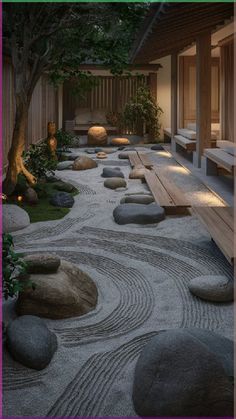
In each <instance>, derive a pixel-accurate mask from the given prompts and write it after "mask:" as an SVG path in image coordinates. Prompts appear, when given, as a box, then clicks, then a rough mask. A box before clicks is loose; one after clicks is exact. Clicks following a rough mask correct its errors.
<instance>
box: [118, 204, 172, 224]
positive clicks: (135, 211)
mask: <svg viewBox="0 0 236 419" xmlns="http://www.w3.org/2000/svg"><path fill="white" fill-rule="evenodd" d="M113 217H114V220H115V222H116V223H117V224H154V223H159V222H160V221H162V220H164V219H165V211H164V209H163V208H162V207H160V206H159V205H157V204H149V205H144V204H121V205H118V207H116V208H115V209H114V211H113Z"/></svg>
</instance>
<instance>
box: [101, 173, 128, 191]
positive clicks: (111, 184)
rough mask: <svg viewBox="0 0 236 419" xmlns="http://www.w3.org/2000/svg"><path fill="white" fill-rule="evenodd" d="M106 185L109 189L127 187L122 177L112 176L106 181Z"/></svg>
mask: <svg viewBox="0 0 236 419" xmlns="http://www.w3.org/2000/svg"><path fill="white" fill-rule="evenodd" d="M104 186H105V187H106V188H109V189H117V188H125V187H126V181H125V180H124V179H122V178H121V177H117V176H116V177H111V178H109V179H106V180H105V181H104Z"/></svg>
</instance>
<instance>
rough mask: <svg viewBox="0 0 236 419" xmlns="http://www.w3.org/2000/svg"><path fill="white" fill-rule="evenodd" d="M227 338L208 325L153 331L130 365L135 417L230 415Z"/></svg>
mask: <svg viewBox="0 0 236 419" xmlns="http://www.w3.org/2000/svg"><path fill="white" fill-rule="evenodd" d="M233 351H234V347H233V342H232V341H230V340H229V339H226V338H224V337H222V336H220V335H218V334H216V333H213V332H211V331H210V330H203V329H176V330H173V329H172V330H163V331H160V332H159V333H157V335H156V336H155V337H154V338H152V339H151V340H150V341H149V343H148V344H147V345H146V346H145V347H144V349H143V351H142V353H141V355H140V357H139V359H138V362H137V365H136V369H135V377H134V385H133V402H134V408H135V411H136V413H137V414H138V415H140V416H153V417H154V416H188V417H189V416H232V415H233V383H232V378H233V373H234V368H233Z"/></svg>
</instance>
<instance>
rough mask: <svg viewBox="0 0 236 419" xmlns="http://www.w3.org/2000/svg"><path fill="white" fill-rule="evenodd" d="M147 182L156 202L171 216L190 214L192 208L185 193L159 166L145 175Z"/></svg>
mask: <svg viewBox="0 0 236 419" xmlns="http://www.w3.org/2000/svg"><path fill="white" fill-rule="evenodd" d="M145 180H146V182H147V185H148V187H149V189H150V191H151V192H152V194H153V197H154V199H155V201H156V202H157V203H158V204H159V205H160V206H161V207H164V208H165V211H166V213H167V214H169V215H174V214H188V213H189V212H188V208H189V207H190V206H191V205H190V203H189V202H188V200H187V199H186V197H185V194H184V192H183V191H182V190H181V189H180V188H178V187H177V186H176V185H175V183H173V182H172V181H171V180H170V179H169V178H167V177H166V174H165V173H164V172H163V170H162V169H160V168H159V167H157V166H153V169H152V170H150V171H149V172H147V173H146V174H145Z"/></svg>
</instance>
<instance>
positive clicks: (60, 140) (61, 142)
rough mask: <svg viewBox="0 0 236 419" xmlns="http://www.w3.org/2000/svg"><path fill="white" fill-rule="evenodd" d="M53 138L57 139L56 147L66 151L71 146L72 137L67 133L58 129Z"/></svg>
mask: <svg viewBox="0 0 236 419" xmlns="http://www.w3.org/2000/svg"><path fill="white" fill-rule="evenodd" d="M55 137H56V139H57V147H58V148H62V149H66V148H67V147H69V146H70V145H71V143H72V140H73V137H74V136H73V135H72V134H70V133H69V132H66V131H63V130H62V129H58V130H57V132H56V135H55Z"/></svg>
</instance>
